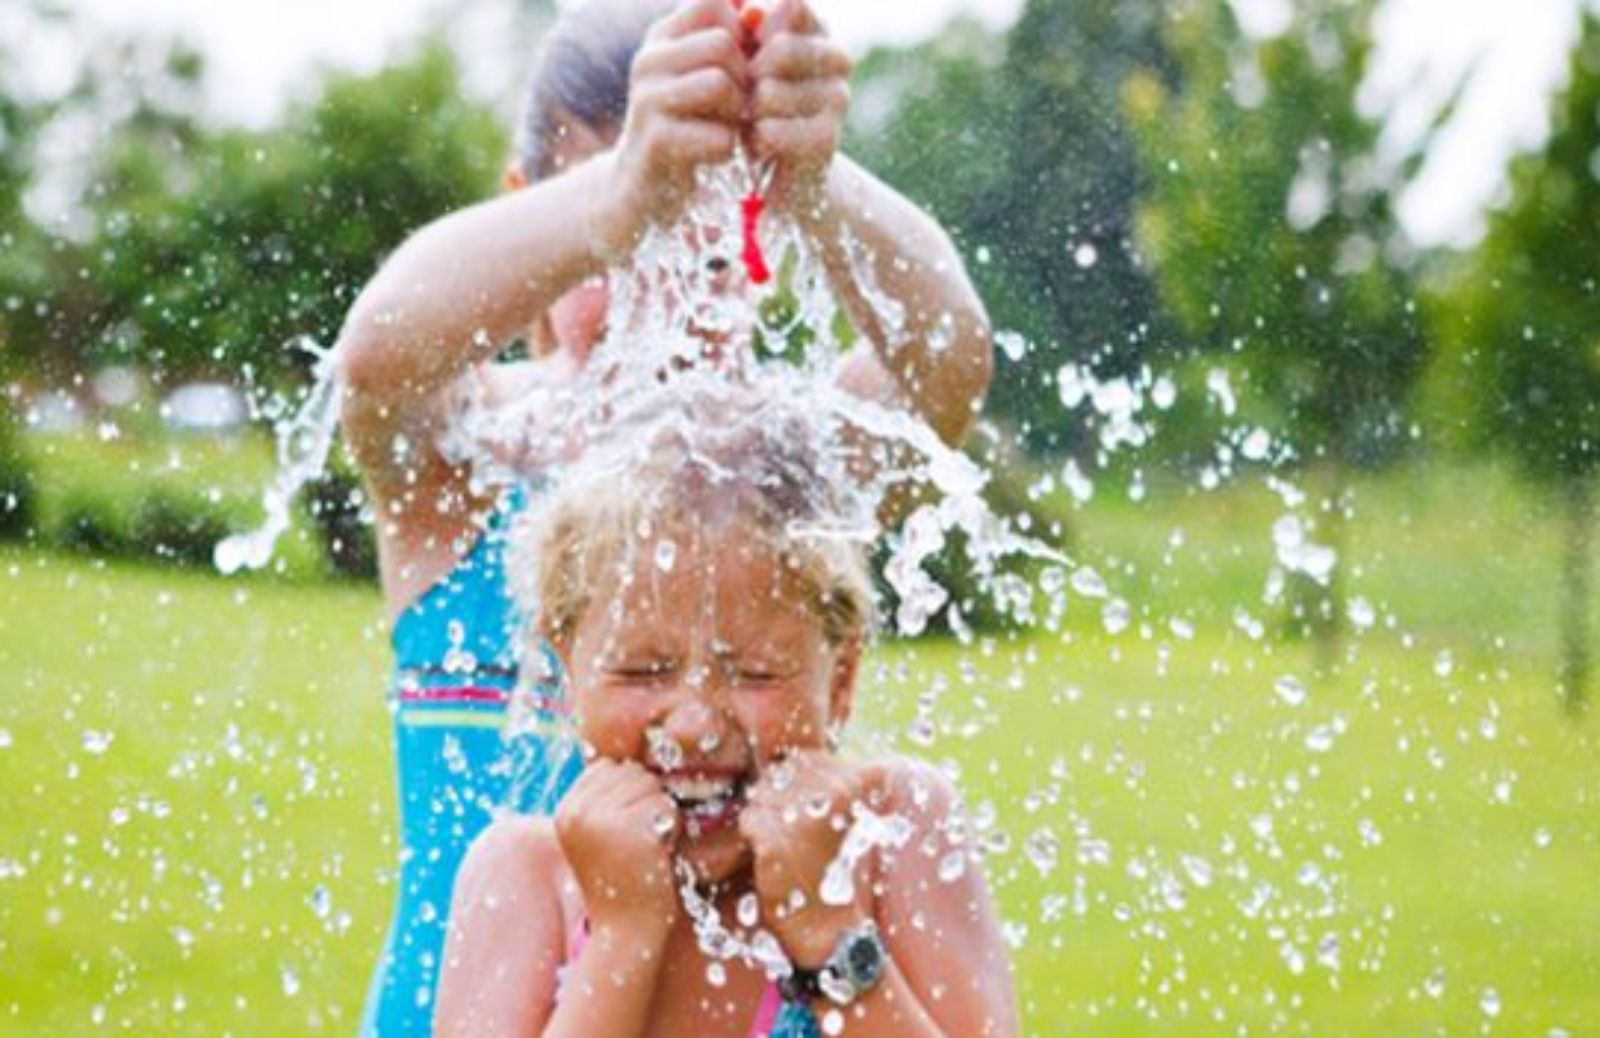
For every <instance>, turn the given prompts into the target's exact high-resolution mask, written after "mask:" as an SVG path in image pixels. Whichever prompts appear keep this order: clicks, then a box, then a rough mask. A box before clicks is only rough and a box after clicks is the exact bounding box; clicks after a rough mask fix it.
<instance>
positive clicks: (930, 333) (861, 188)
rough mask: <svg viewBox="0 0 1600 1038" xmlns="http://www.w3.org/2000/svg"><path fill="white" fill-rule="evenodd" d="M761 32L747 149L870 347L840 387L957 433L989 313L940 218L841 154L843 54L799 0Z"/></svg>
mask: <svg viewBox="0 0 1600 1038" xmlns="http://www.w3.org/2000/svg"><path fill="white" fill-rule="evenodd" d="M761 39H762V45H761V48H760V50H759V51H757V53H756V55H755V57H754V59H753V60H752V62H751V66H750V73H751V76H752V78H753V79H754V82H755V87H754V93H753V96H752V99H751V110H750V119H751V130H750V137H751V146H752V149H753V150H754V152H755V155H756V156H757V157H758V158H760V159H763V160H771V161H773V162H774V164H775V167H776V169H777V180H776V182H775V183H774V185H773V194H774V202H775V204H777V205H779V206H781V207H782V208H784V209H785V210H786V211H788V212H789V213H790V214H791V215H792V216H793V217H794V218H795V219H796V220H797V221H798V222H799V224H800V226H801V228H802V229H803V230H804V231H805V232H806V234H807V236H808V237H809V238H810V239H811V240H812V241H813V242H814V243H815V245H816V246H817V247H818V249H819V251H820V252H821V256H822V261H823V263H824V265H825V267H826V268H827V271H828V276H829V281H830V283H831V285H832V286H833V289H834V291H835V292H836V293H837V294H838V296H839V298H840V300H841V302H842V303H843V304H844V307H845V310H846V312H847V313H849V315H850V317H851V319H852V320H853V321H854V322H855V325H856V327H857V328H858V329H860V330H861V331H862V332H863V334H865V335H866V337H867V338H868V339H869V340H870V341H871V342H872V344H873V346H874V347H875V350H874V351H873V352H872V353H865V352H864V353H862V354H860V355H859V357H858V358H856V359H854V360H853V364H852V366H851V368H849V369H847V371H846V373H845V376H844V384H845V388H847V389H849V390H851V391H852V392H856V393H858V394H860V395H862V396H866V397H870V398H873V399H879V400H882V401H884V402H899V401H901V400H903V401H905V402H908V403H909V404H910V405H911V407H912V409H914V410H915V411H916V412H917V413H918V414H920V415H921V416H922V417H923V419H924V420H926V421H927V422H928V424H929V425H931V426H932V427H933V429H934V431H936V432H937V433H938V434H939V435H940V436H941V437H943V438H944V440H945V441H946V442H948V443H952V444H953V443H956V442H958V441H959V440H960V439H961V438H962V436H963V435H965V433H966V431H967V429H968V428H969V427H970V426H971V425H972V422H973V419H974V417H975V416H976V414H977V411H978V406H979V404H980V403H981V400H982V397H983V394H984V391H985V390H986V389H987V388H988V385H989V379H990V376H991V374H992V372H993V366H994V351H993V345H992V342H991V338H990V332H989V318H988V314H987V313H986V311H985V310H984V307H983V303H982V301H981V300H980V299H979V298H978V294H977V292H976V291H975V290H974V289H973V287H972V283H971V281H970V280H969V279H968V277H967V272H966V267H965V266H964V264H963V263H962V261H961V257H960V255H959V254H958V253H957V252H956V249H955V246H954V244H953V243H952V242H951V241H950V237H949V235H947V234H946V233H945V232H944V230H943V229H942V228H941V227H940V226H939V225H938V223H936V222H935V221H934V220H933V219H932V218H931V217H929V216H928V215H927V214H926V213H924V212H923V211H922V210H920V209H918V208H917V207H916V206H915V205H913V204H912V203H911V202H910V201H909V200H907V199H906V198H905V197H904V196H902V195H900V194H899V193H898V192H896V191H895V190H894V189H893V188H891V187H889V186H888V185H886V184H884V183H883V182H881V181H879V180H878V179H876V178H875V177H873V176H872V175H871V174H870V173H868V172H867V171H866V170H864V169H862V168H861V167H860V166H858V165H856V164H855V163H854V162H852V161H851V160H850V159H848V158H846V157H845V156H843V155H841V154H838V146H839V136H840V134H841V132H842V130H843V125H844V115H845V111H846V110H847V109H848V107H849V103H850V88H849V75H850V60H849V58H848V57H847V56H846V55H845V53H844V51H843V50H841V49H840V48H839V46H838V45H837V44H835V43H834V42H833V41H831V40H830V39H828V37H827V35H826V34H825V33H824V32H823V30H822V27H821V24H820V23H819V22H818V21H817V19H816V17H815V16H814V15H813V14H812V13H811V11H810V9H809V7H808V5H807V4H806V3H805V2H804V0H780V2H779V3H778V4H777V6H776V7H775V8H774V9H773V12H772V15H771V17H769V18H767V20H766V23H765V24H764V25H763V27H762V29H761ZM889 311H892V312H893V314H892V316H891V314H890V313H889Z"/></svg>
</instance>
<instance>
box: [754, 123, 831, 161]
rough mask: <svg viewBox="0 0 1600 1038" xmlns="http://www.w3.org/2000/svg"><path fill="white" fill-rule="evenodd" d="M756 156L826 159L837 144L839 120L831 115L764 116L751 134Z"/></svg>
mask: <svg viewBox="0 0 1600 1038" xmlns="http://www.w3.org/2000/svg"><path fill="white" fill-rule="evenodd" d="M750 147H751V150H752V151H754V152H755V154H756V157H757V158H762V159H793V160H800V161H812V162H817V163H822V162H825V161H826V160H828V159H830V158H832V157H833V154H834V152H836V151H837V150H838V148H839V122H838V120H837V119H835V118H834V117H833V116H832V115H813V116H810V117H809V118H805V119H763V120H761V121H759V122H757V123H756V125H755V128H754V130H753V131H752V132H751V134H750Z"/></svg>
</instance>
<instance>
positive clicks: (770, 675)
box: [729, 664, 795, 689]
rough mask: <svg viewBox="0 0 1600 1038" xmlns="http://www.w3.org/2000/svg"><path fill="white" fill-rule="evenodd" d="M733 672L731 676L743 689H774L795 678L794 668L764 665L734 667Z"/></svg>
mask: <svg viewBox="0 0 1600 1038" xmlns="http://www.w3.org/2000/svg"><path fill="white" fill-rule="evenodd" d="M731 670H732V673H731V674H730V675H729V676H730V677H731V678H732V679H733V681H734V683H735V684H737V685H738V686H739V687H741V688H756V689H761V688H772V687H773V686H776V685H781V684H783V683H784V682H785V681H788V680H790V679H792V678H793V677H794V676H795V671H794V669H793V668H790V667H781V666H767V665H764V664H756V665H746V666H741V667H734V668H731Z"/></svg>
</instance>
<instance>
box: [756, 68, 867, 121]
mask: <svg viewBox="0 0 1600 1038" xmlns="http://www.w3.org/2000/svg"><path fill="white" fill-rule="evenodd" d="M849 108H850V85H849V83H848V82H847V81H846V80H843V79H821V80H817V79H802V80H793V79H776V78H774V77H771V76H769V77H767V78H765V79H761V80H757V81H756V88H755V95H754V97H753V98H752V100H751V102H750V116H751V118H752V119H756V120H760V119H796V118H806V117H808V116H813V115H822V114H824V113H833V114H834V115H837V116H841V117H842V116H843V115H844V114H845V112H847V111H848V110H849Z"/></svg>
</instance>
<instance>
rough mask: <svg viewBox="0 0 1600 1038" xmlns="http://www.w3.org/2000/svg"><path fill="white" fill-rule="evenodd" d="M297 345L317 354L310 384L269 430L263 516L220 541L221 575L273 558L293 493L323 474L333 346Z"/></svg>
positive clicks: (334, 412) (216, 556)
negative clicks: (273, 441)
mask: <svg viewBox="0 0 1600 1038" xmlns="http://www.w3.org/2000/svg"><path fill="white" fill-rule="evenodd" d="M296 345H297V346H298V348H299V349H301V350H303V351H304V352H306V353H309V354H311V356H312V357H314V358H316V362H315V364H314V365H313V367H312V373H313V376H314V377H313V380H312V384H311V389H310V390H309V391H308V392H307V394H306V398H305V400H304V401H303V402H302V403H301V405H300V408H299V410H297V411H295V412H294V413H293V414H292V415H291V416H290V417H289V418H288V419H287V420H285V421H283V422H281V423H279V424H278V425H277V427H276V428H275V430H274V433H275V435H276V438H277V445H278V447H277V449H278V465H277V471H276V474H275V475H274V476H273V479H272V482H271V483H270V484H268V486H267V489H266V491H265V492H264V493H263V494H262V497H261V504H262V507H263V508H264V510H265V511H266V519H265V520H264V521H263V522H262V524H261V525H260V526H259V527H257V528H256V529H254V530H252V531H250V532H248V533H244V534H237V535H235V536H233V537H229V538H227V539H225V540H223V541H222V542H220V543H219V544H218V545H217V547H216V550H215V552H214V553H213V562H214V563H215V565H216V567H217V569H218V570H219V571H220V572H222V573H223V574H225V575H229V576H231V575H233V574H235V573H238V572H239V571H241V570H246V569H262V568H264V567H265V566H266V565H267V564H268V563H270V562H271V561H272V552H273V549H274V548H276V547H277V544H278V538H280V537H282V536H283V535H284V534H285V533H287V532H288V531H289V526H290V524H291V523H292V521H293V520H292V509H293V507H294V501H295V496H296V495H297V494H299V493H300V490H301V488H303V487H304V486H305V485H306V484H307V483H310V482H311V481H312V480H314V479H316V478H318V477H319V476H321V475H322V473H323V472H324V470H325V469H326V467H327V464H328V454H329V452H330V451H331V450H332V449H333V440H334V434H335V433H336V432H337V430H338V426H339V401H340V398H341V396H342V388H343V383H342V382H341V381H340V379H339V378H338V374H337V372H338V368H337V365H336V364H335V363H334V359H333V350H332V349H326V348H324V347H322V346H319V345H317V343H315V342H313V341H312V340H310V339H302V340H300V341H299V342H298V343H297V344H296Z"/></svg>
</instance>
